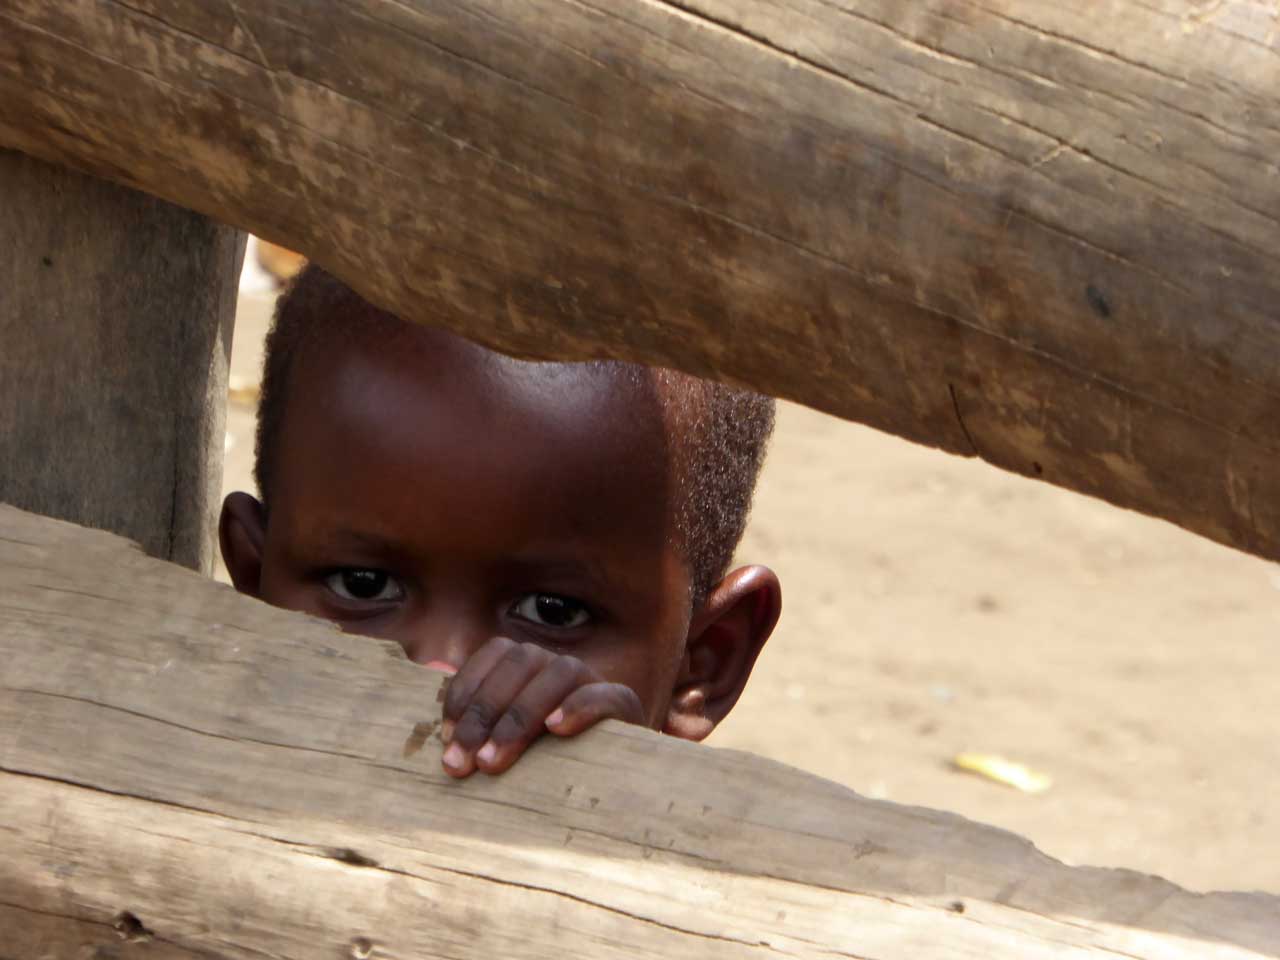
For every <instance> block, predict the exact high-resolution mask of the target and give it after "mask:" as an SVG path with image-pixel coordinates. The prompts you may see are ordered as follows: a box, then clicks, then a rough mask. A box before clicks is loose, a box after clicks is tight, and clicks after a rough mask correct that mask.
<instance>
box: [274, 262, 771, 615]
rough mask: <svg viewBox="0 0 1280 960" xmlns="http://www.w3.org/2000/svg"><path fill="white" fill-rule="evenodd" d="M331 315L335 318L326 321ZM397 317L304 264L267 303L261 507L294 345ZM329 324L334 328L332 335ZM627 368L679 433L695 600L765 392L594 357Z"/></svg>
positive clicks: (758, 456) (751, 478) (718, 573)
mask: <svg viewBox="0 0 1280 960" xmlns="http://www.w3.org/2000/svg"><path fill="white" fill-rule="evenodd" d="M333 321H339V322H336V323H335V322H333ZM406 323H407V321H404V320H400V319H399V318H397V317H395V316H393V315H392V314H389V313H387V312H386V311H384V310H381V309H379V308H377V307H375V306H374V305H373V304H371V303H369V302H368V301H367V300H365V299H364V298H363V297H361V296H360V295H359V294H358V293H356V292H355V291H354V290H352V289H351V288H350V287H348V286H347V285H346V284H345V283H343V282H342V281H340V280H338V279H337V278H336V277H334V276H333V275H332V274H330V273H328V272H326V271H324V270H322V269H321V268H319V267H317V266H315V265H314V264H312V265H309V266H307V267H306V268H305V269H304V270H303V271H302V272H301V273H300V274H299V275H298V276H297V277H295V278H294V280H293V282H292V283H291V284H290V286H289V287H288V289H287V290H286V291H285V293H284V294H283V295H282V296H281V297H280V300H279V302H278V303H277V305H276V311H275V317H274V319H273V321H272V324H271V330H270V332H269V333H268V334H267V340H266V346H265V349H264V355H263V372H262V392H261V397H260V399H259V401H258V429H257V438H256V445H255V463H254V471H253V472H254V480H255V481H256V482H257V485H258V492H259V495H260V497H261V498H262V502H263V505H264V507H266V508H267V510H268V511H269V510H270V491H271V485H272V478H273V474H274V472H275V456H276V449H277V447H278V444H277V436H278V434H279V431H280V424H281V422H282V421H283V419H284V411H285V406H286V403H285V400H286V396H287V394H288V390H289V380H290V371H291V370H292V368H293V364H294V360H295V359H296V357H297V355H298V353H299V352H300V351H301V350H302V349H303V348H304V347H308V346H310V345H314V344H316V343H318V342H320V341H322V340H324V341H325V342H326V344H327V343H328V342H331V341H332V342H337V343H340V342H341V340H342V339H343V336H345V337H358V336H361V335H366V334H367V333H368V332H369V331H370V330H371V329H377V330H379V331H380V332H386V331H389V330H394V329H396V328H402V327H403V326H404V325H405V324H406ZM338 331H341V332H342V335H338ZM596 362H597V363H606V364H609V365H611V366H616V367H618V368H619V369H620V371H622V372H624V373H627V374H629V375H631V376H639V375H644V376H651V377H652V378H653V381H654V384H655V387H656V388H657V393H658V394H659V396H661V397H662V402H663V403H665V404H667V405H670V406H673V407H675V408H676V409H674V410H669V411H668V412H669V413H674V416H670V417H668V420H669V421H670V422H673V423H674V424H675V425H676V426H675V430H676V431H678V432H679V434H680V436H679V437H678V438H676V440H677V444H676V445H677V447H678V449H677V451H676V461H677V462H676V473H677V481H676V486H677V488H678V489H677V492H676V497H675V499H676V503H675V511H674V513H675V515H674V517H673V518H672V519H673V527H674V530H675V532H676V535H677V536H678V537H679V538H680V541H681V548H682V551H683V553H684V558H685V562H686V564H687V565H688V567H689V573H690V580H691V589H692V594H693V602H694V604H695V606H696V605H698V604H701V602H702V601H703V600H705V599H706V597H707V595H708V594H709V593H710V591H711V589H712V588H713V587H714V586H715V585H716V583H718V582H719V580H720V578H721V577H723V576H724V574H725V572H726V571H727V570H728V568H729V564H730V563H732V561H733V553H734V551H735V550H736V549H737V547H738V542H739V541H740V540H741V539H742V534H743V531H744V530H745V529H746V525H747V517H748V515H749V513H750V510H751V500H752V496H753V494H754V493H755V487H756V480H757V479H758V477H759V475H760V468H761V467H762V466H763V465H764V458H765V451H766V448H767V446H768V442H769V437H770V435H771V434H772V433H773V425H774V416H775V404H774V401H773V399H772V398H771V397H766V396H762V395H760V394H757V393H753V392H751V391H749V390H742V389H738V388H735V387H730V386H727V385H725V384H722V383H717V382H714V381H711V380H702V379H699V378H697V377H693V376H690V375H688V374H684V373H678V372H676V371H673V370H664V369H659V368H647V367H644V366H641V365H640V364H633V363H624V362H622V361H596Z"/></svg>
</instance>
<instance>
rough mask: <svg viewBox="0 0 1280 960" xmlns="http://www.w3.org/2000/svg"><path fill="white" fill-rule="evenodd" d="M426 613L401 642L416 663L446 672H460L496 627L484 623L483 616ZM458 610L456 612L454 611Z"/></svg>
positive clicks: (402, 637)
mask: <svg viewBox="0 0 1280 960" xmlns="http://www.w3.org/2000/svg"><path fill="white" fill-rule="evenodd" d="M436 613H437V615H436V616H426V617H422V618H421V619H419V620H418V622H417V623H415V624H413V626H412V628H411V630H410V632H409V634H408V635H407V636H405V635H401V637H400V643H401V646H403V647H404V652H405V654H407V655H408V657H409V659H410V660H412V661H413V662H414V663H418V664H421V665H422V666H424V667H431V668H432V669H434V670H443V671H445V672H446V673H457V672H458V670H459V669H460V668H461V667H462V665H463V664H464V663H466V662H467V660H468V658H470V656H471V655H472V654H473V653H475V652H476V651H477V650H479V649H480V648H481V647H482V646H484V645H485V643H486V642H488V640H489V637H490V636H491V635H492V630H493V626H495V625H490V624H487V623H484V622H481V621H482V620H483V619H484V618H483V617H474V616H456V615H453V616H442V615H440V614H443V613H445V611H443V610H438V611H436ZM455 613H456V611H455Z"/></svg>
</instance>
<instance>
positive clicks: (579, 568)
mask: <svg viewBox="0 0 1280 960" xmlns="http://www.w3.org/2000/svg"><path fill="white" fill-rule="evenodd" d="M299 539H300V540H301V542H302V543H303V545H304V546H305V549H307V550H308V551H315V550H319V551H338V550H344V549H351V548H353V547H356V548H361V549H365V550H370V551H372V552H376V553H388V554H392V555H406V554H408V555H412V554H414V553H416V551H414V550H412V549H410V548H409V547H407V546H406V545H405V544H404V543H402V542H401V541H399V540H397V539H393V538H390V537H387V536H383V535H382V534H377V533H370V532H368V531H365V530H357V529H354V528H351V527H337V528H331V529H326V530H323V531H318V532H317V535H316V536H315V537H314V538H310V537H307V538H299ZM499 563H500V564H501V565H502V566H503V567H504V568H506V569H507V570H508V571H509V572H514V573H516V574H520V575H528V576H532V575H535V574H536V575H541V576H559V577H566V578H573V579H577V578H582V579H584V580H586V581H587V582H588V583H589V584H590V585H591V586H592V587H593V588H595V589H601V590H618V589H622V588H623V587H624V586H625V585H624V583H623V582H621V581H619V579H618V578H617V577H616V576H611V575H610V573H609V570H608V568H607V567H606V566H605V565H604V564H602V563H600V562H599V561H598V560H595V559H593V558H591V557H590V556H587V555H585V554H583V553H578V552H572V553H570V552H566V551H565V549H564V547H563V546H562V545H558V544H557V545H554V546H548V547H545V548H544V547H534V548H531V549H528V550H526V551H523V552H520V553H515V554H512V555H509V556H506V557H502V558H501V559H500V560H499Z"/></svg>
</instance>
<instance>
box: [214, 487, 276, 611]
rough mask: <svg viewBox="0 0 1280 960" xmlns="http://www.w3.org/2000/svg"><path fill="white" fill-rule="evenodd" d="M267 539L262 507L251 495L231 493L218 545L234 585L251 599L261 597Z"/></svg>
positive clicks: (221, 517)
mask: <svg viewBox="0 0 1280 960" xmlns="http://www.w3.org/2000/svg"><path fill="white" fill-rule="evenodd" d="M266 539H267V526H266V514H265V511H264V510H263V507H262V504H261V503H259V502H258V501H257V499H256V498H254V497H251V496H250V495H249V494H247V493H232V494H228V495H227V499H226V500H224V501H223V502H222V515H221V516H220V517H219V518H218V544H219V546H220V547H221V548H222V562H223V563H224V564H226V567H227V573H228V574H230V576H231V583H232V585H234V586H235V588H236V590H238V591H239V592H240V593H245V594H248V595H249V596H251V597H256V596H258V595H259V592H260V591H259V584H260V583H261V580H262V551H263V546H264V544H265V543H266Z"/></svg>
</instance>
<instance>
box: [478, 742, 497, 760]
mask: <svg viewBox="0 0 1280 960" xmlns="http://www.w3.org/2000/svg"><path fill="white" fill-rule="evenodd" d="M497 756H498V748H497V747H495V746H494V745H493V741H492V740H490V741H488V742H487V743H485V745H484V746H483V747H481V748H480V752H479V753H477V754H476V759H477V760H479V761H480V762H481V763H493V761H494V758H496V757H497Z"/></svg>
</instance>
